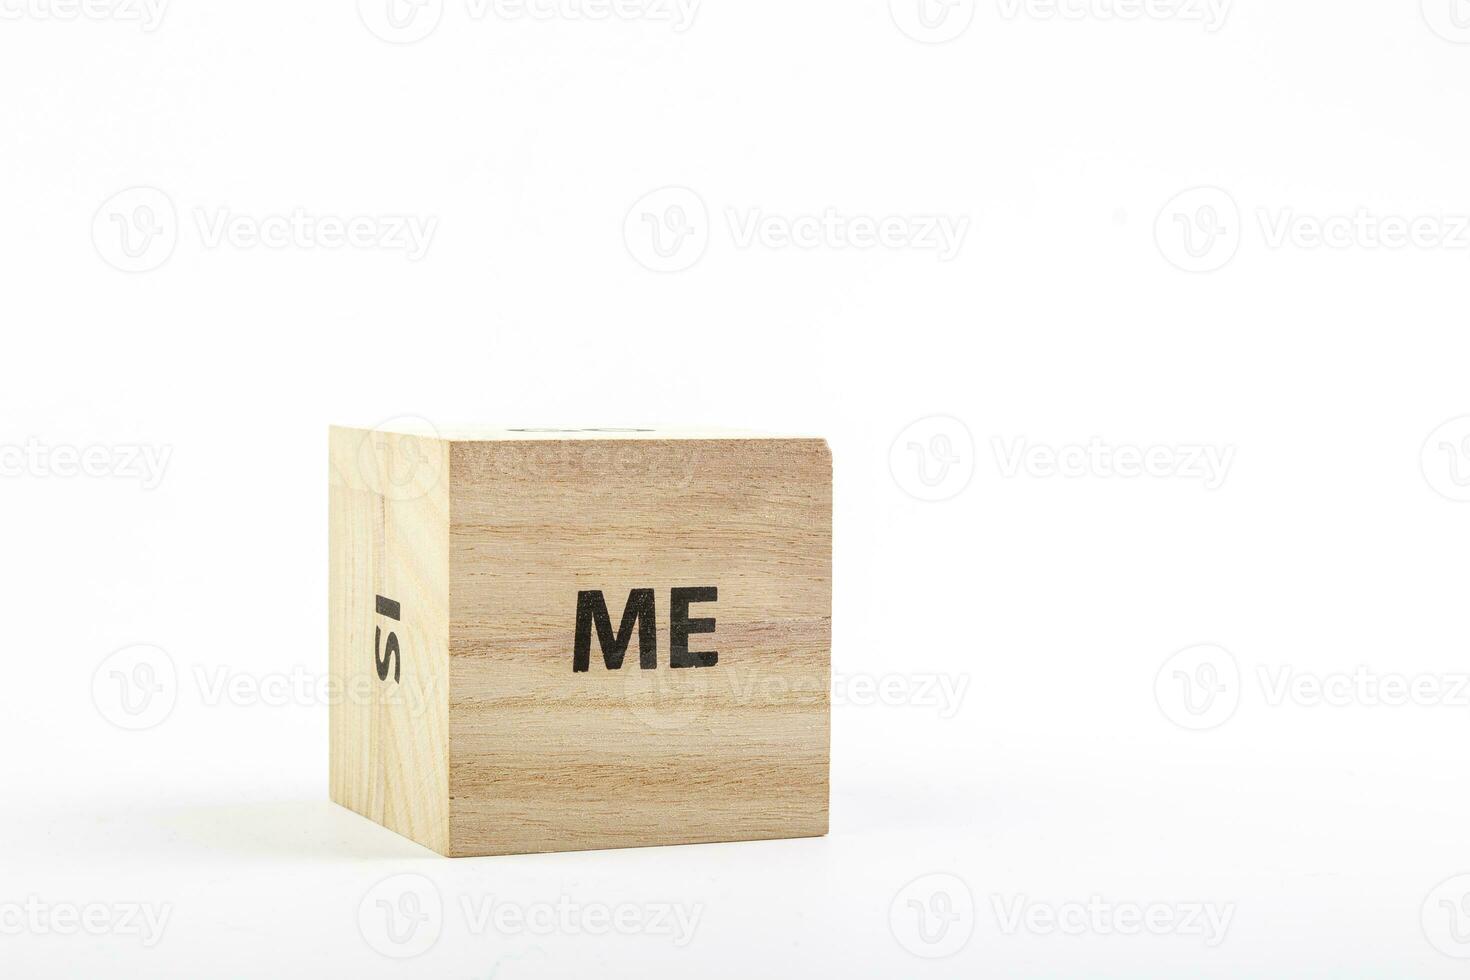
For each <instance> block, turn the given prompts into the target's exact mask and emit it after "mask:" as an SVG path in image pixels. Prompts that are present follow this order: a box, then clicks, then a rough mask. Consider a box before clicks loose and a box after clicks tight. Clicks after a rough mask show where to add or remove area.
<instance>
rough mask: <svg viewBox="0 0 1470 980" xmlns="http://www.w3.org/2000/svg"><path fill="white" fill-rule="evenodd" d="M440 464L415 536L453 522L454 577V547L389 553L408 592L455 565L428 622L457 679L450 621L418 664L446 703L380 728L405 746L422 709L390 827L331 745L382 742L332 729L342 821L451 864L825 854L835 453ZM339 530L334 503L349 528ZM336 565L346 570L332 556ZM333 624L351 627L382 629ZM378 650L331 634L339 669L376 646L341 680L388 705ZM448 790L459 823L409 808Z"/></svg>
mask: <svg viewBox="0 0 1470 980" xmlns="http://www.w3.org/2000/svg"><path fill="white" fill-rule="evenodd" d="M363 435H364V434H363V433H360V432H359V433H355V436H356V437H357V438H361V437H362V436H363ZM440 445H441V446H442V448H443V454H442V457H443V458H442V471H443V472H442V475H443V478H444V482H443V494H442V496H438V495H437V494H438V491H437V488H436V490H435V492H433V493H431V494H429V495H427V497H428V498H429V499H430V500H431V501H432V502H425V503H419V504H418V505H417V510H414V511H413V513H414V514H416V515H417V514H419V513H422V514H430V513H433V512H435V511H436V510H437V509H439V508H440V507H443V508H447V513H445V515H444V520H443V527H444V531H445V535H444V539H443V542H444V544H443V553H442V554H441V553H440V552H439V550H438V548H439V544H438V541H437V540H434V541H429V542H408V541H406V540H404V539H403V537H402V536H399V537H394V535H393V534H392V533H391V532H388V533H386V534H385V535H384V541H385V544H386V546H387V549H388V550H391V549H392V548H393V547H395V546H398V545H405V546H409V547H413V548H415V549H418V550H420V551H421V555H422V557H420V558H416V559H414V560H413V561H408V562H404V563H403V564H405V565H406V566H407V567H409V568H410V569H412V573H411V574H408V573H400V574H399V581H400V582H404V581H407V580H408V579H410V578H414V577H415V576H417V578H419V579H422V580H424V581H429V580H431V579H432V577H433V575H434V574H435V572H434V569H435V568H436V567H439V561H440V559H441V558H442V559H443V566H442V567H443V568H444V578H445V582H446V595H445V602H444V603H443V605H442V607H440V606H436V604H435V603H434V602H433V601H432V598H431V597H429V596H422V595H420V596H416V597H415V601H416V602H420V603H422V607H421V608H422V610H423V611H425V612H427V613H430V614H431V615H432V616H437V615H439V614H440V613H441V612H442V615H443V620H442V626H443V631H442V636H443V639H444V656H443V657H442V658H440V657H439V656H438V653H437V651H436V650H435V644H436V642H437V639H438V635H439V634H438V631H439V629H440V625H439V622H438V621H437V620H436V622H435V623H434V624H433V625H431V626H429V627H428V629H427V631H426V632H424V634H423V635H422V636H420V637H419V638H418V639H417V640H416V642H418V643H420V644H422V645H423V646H424V647H425V653H426V654H427V656H426V658H425V659H427V661H428V662H429V663H430V664H431V665H433V666H431V671H432V670H435V669H439V667H442V669H443V671H444V674H443V678H444V683H443V685H442V691H443V693H444V699H443V702H442V705H441V704H440V703H439V702H438V701H435V700H434V698H433V697H428V698H409V699H406V701H407V702H408V703H400V704H396V705H389V706H386V707H385V706H381V705H374V706H372V708H373V712H374V713H375V717H377V718H378V719H379V724H378V728H379V730H382V731H384V732H386V733H388V735H389V737H388V738H386V740H385V741H384V742H383V744H385V745H388V746H394V745H396V744H397V743H396V742H395V741H394V739H393V738H392V737H391V736H392V735H393V734H394V733H395V732H397V731H398V730H399V729H398V728H397V727H395V723H397V722H399V721H401V720H402V719H401V717H400V716H401V715H402V714H403V712H404V711H413V710H415V703H418V704H419V707H418V710H419V711H420V713H421V714H423V715H425V716H432V717H426V718H425V719H424V721H425V722H426V723H425V724H421V725H419V727H418V729H417V730H416V734H415V739H416V740H413V739H411V741H412V746H413V747H412V749H411V750H409V753H410V754H413V755H414V757H416V758H421V759H423V760H424V761H425V763H426V771H424V772H413V771H410V770H409V769H407V768H406V767H404V766H403V765H401V764H398V763H395V764H391V765H389V764H384V765H380V766H378V767H377V768H376V769H375V770H374V774H375V775H376V776H377V778H378V782H379V784H380V785H379V786H378V788H377V790H376V793H377V796H378V797H381V798H382V799H383V800H384V801H385V802H384V805H383V806H382V807H381V808H380V812H381V814H382V816H379V815H377V814H376V813H375V812H373V811H374V807H373V806H371V805H369V806H362V805H354V804H353V803H352V802H348V801H346V800H342V799H341V797H339V796H338V794H337V787H338V777H337V770H336V766H337V759H338V756H339V753H338V751H337V746H336V740H337V739H338V737H339V736H340V737H342V738H359V737H360V730H362V729H364V728H369V729H370V728H371V726H370V725H367V724H365V723H364V722H362V721H358V722H357V723H356V724H355V726H349V725H342V726H339V725H338V724H337V723H336V719H335V718H334V724H333V738H334V751H333V760H334V775H333V788H334V798H338V799H339V801H342V802H347V805H349V806H352V808H353V809H357V810H358V811H359V812H363V813H366V814H367V815H368V816H371V817H373V818H374V819H378V820H380V822H383V823H385V825H387V826H390V827H392V829H395V830H399V831H400V832H405V833H408V836H412V837H414V838H415V839H416V840H420V841H421V842H423V843H425V844H428V845H429V846H431V847H434V848H435V849H436V850H439V851H440V852H441V853H446V854H451V855H479V854H505V853H524V852H532V851H555V850H576V849H584V848H602V847H632V846H643V845H652V844H678V843H697V842H707V841H726V840H749V839H761V838H778V837H804V836H815V835H820V834H824V833H826V830H827V802H828V759H829V741H830V740H829V697H828V691H829V686H830V645H831V554H832V552H831V531H832V528H831V513H832V511H831V460H830V456H829V454H828V452H827V448H826V445H825V444H824V443H822V442H821V441H819V440H807V439H753V438H752V439H673V438H670V439H661V438H657V437H656V436H655V437H652V438H636V439H576V438H573V439H545V438H541V439H525V440H517V439H486V440H469V441H453V442H445V443H441V444H440ZM334 493H335V491H334ZM393 503H397V502H390V504H389V505H388V506H386V507H385V508H384V510H383V513H384V514H387V515H390V516H391V515H392V514H393V511H394V506H393ZM336 508H337V502H336V497H335V496H334V520H333V526H334V528H336V527H337V524H338V519H337V516H336V513H335V511H336ZM397 509H398V510H403V509H404V508H402V507H401V506H400V507H398V508H397ZM390 524H391V521H390ZM337 537H338V538H341V539H342V540H345V541H349V542H356V541H357V540H358V539H354V538H351V537H350V536H347V537H344V536H343V535H340V534H339V535H337ZM367 537H368V536H366V535H359V538H361V539H365V538H367ZM430 537H433V535H430ZM334 540H336V538H334ZM358 546H360V544H359V545H358ZM333 564H334V568H335V567H336V566H337V565H339V564H343V565H350V564H351V563H350V562H347V561H345V559H340V558H339V556H338V555H337V546H336V545H335V544H334V561H333ZM381 564H382V567H384V568H387V567H391V566H393V565H395V564H398V563H397V562H395V561H393V560H384V561H383V562H382V563H381ZM369 577H370V576H368V575H359V580H360V581H366V579H367V578H369ZM337 582H338V576H336V574H335V573H334V583H333V584H334V590H335V588H336V586H337ZM385 587H386V586H385ZM378 594H381V593H377V592H375V593H374V595H375V596H376V595H378ZM369 598H370V599H371V598H372V597H369ZM394 598H395V599H396V597H394ZM333 605H334V610H336V609H338V607H339V606H340V607H341V610H342V615H343V616H344V617H348V616H358V615H360V614H361V613H363V612H364V611H365V610H366V605H365V603H363V602H355V603H343V602H339V600H338V599H336V598H334V603H333ZM403 616H404V619H402V620H400V621H399V622H406V621H407V619H408V613H407V610H406V609H405V611H404V612H403ZM334 621H335V620H334ZM372 638H373V637H372V635H371V631H370V630H368V629H367V628H366V627H359V628H358V632H357V635H356V636H350V635H349V631H347V630H338V629H336V628H335V627H334V632H333V641H334V648H335V646H336V645H337V643H338V642H339V640H340V641H342V642H349V641H350V642H353V643H357V644H361V643H362V642H363V641H369V646H368V648H367V653H366V655H363V654H361V653H353V654H351V655H350V656H348V655H343V656H341V657H337V656H336V655H335V654H334V674H335V673H336V664H337V662H338V661H339V660H340V661H341V662H342V663H344V664H346V663H347V662H348V661H349V660H352V661H353V662H355V663H357V664H361V665H364V666H365V667H366V668H367V670H368V672H369V674H370V676H371V679H372V680H373V681H374V682H376V683H379V684H383V682H382V681H379V679H378V676H377V674H378V669H379V668H378V660H377V659H376V656H377V655H375V654H374V651H373V649H372V648H371V642H370V641H371V640H372ZM402 658H403V661H404V664H405V665H406V664H407V663H408V661H409V659H410V656H409V651H408V650H407V648H406V647H404V648H403V649H402ZM391 683H392V679H391V677H390V679H389V682H388V684H390V685H391ZM424 683H426V684H427V685H428V687H429V688H430V693H431V694H432V693H433V691H435V690H437V689H438V688H437V685H434V684H432V683H430V682H428V681H427V680H425V681H424ZM425 704H427V705H429V707H427V708H424V707H423V705H425ZM345 707H346V709H347V713H348V714H351V713H352V712H354V711H357V706H355V705H353V704H347V705H345ZM441 707H442V722H443V727H442V732H443V737H442V739H441V736H440V728H439V722H440V721H441V716H440V714H439V712H440V710H441ZM337 710H338V709H337V706H335V705H334V712H335V711H337ZM358 713H361V712H358ZM441 747H442V756H441ZM395 751H396V752H397V756H398V759H399V760H400V762H401V759H402V758H403V756H404V755H405V751H404V750H403V749H402V748H399V749H396V750H395ZM341 754H342V755H343V756H344V758H347V759H351V758H352V757H353V754H352V753H351V752H344V753H341ZM440 757H442V759H443V762H444V767H445V770H444V780H443V782H442V783H441V782H440V780H439V776H438V774H437V773H436V772H434V771H433V766H434V765H435V764H436V762H437V759H438V758H440ZM441 789H442V792H443V794H444V798H443V805H442V808H441V807H438V806H437V805H434V806H423V807H413V806H404V805H403V804H402V803H399V804H398V805H396V806H395V805H393V801H394V800H398V799H399V798H400V797H404V796H414V795H420V794H426V795H434V794H436V793H439V792H440V791H441ZM370 802H371V801H370ZM396 812H407V813H409V814H422V815H423V819H422V820H420V824H421V825H432V827H433V829H432V830H431V832H430V833H429V834H427V835H426V834H424V833H421V832H408V831H405V830H404V829H403V827H404V826H405V824H407V825H409V826H413V821H412V820H407V821H405V820H399V821H398V826H395V825H394V823H393V822H390V820H389V819H386V817H389V816H390V815H391V814H394V813H396ZM441 818H442V835H441V836H437V837H436V836H434V835H435V834H439V833H440V832H439V830H438V827H440V826H441V824H440V823H439V821H440V820H441ZM417 829H418V828H415V830H416V831H417Z"/></svg>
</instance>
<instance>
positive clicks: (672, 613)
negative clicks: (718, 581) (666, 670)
mask: <svg viewBox="0 0 1470 980" xmlns="http://www.w3.org/2000/svg"><path fill="white" fill-rule="evenodd" d="M719 597H720V590H719V589H717V588H715V587H714V586H712V585H706V586H697V587H695V588H687V589H672V590H670V592H669V607H670V608H669V666H670V667H713V666H714V665H715V664H716V663H717V662H718V661H719V659H720V655H719V654H718V653H716V652H715V651H713V650H711V651H709V652H708V653H690V652H689V635H690V634H691V633H713V632H714V631H715V621H714V619H713V617H711V618H708V619H690V618H689V604H690V603H691V602H714V601H716V600H717V599H719Z"/></svg>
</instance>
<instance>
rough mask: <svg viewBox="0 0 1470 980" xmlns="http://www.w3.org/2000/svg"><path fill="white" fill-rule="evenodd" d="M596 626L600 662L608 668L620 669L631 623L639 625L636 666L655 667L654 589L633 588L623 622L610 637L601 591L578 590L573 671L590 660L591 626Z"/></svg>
mask: <svg viewBox="0 0 1470 980" xmlns="http://www.w3.org/2000/svg"><path fill="white" fill-rule="evenodd" d="M594 623H596V625H597V642H598V643H599V644H600V645H601V646H602V662H603V663H604V664H606V665H607V669H608V670H621V669H622V667H623V655H624V654H625V653H627V651H628V644H629V643H630V642H631V641H632V639H633V625H634V623H636V624H637V625H638V666H639V667H640V668H642V669H643V670H653V669H654V668H655V667H657V666H658V633H657V629H656V624H655V622H654V609H653V590H652V589H633V590H632V591H631V592H629V593H628V604H627V605H626V606H625V607H624V608H623V622H622V624H621V625H620V626H619V627H618V635H617V636H616V637H614V636H613V631H612V619H611V617H609V616H608V613H607V600H605V599H604V598H603V597H602V592H601V591H591V592H578V593H577V636H576V640H575V642H574V645H573V648H572V670H573V671H574V672H577V673H582V672H584V671H586V670H587V669H588V667H589V665H590V664H591V660H592V626H593V624H594Z"/></svg>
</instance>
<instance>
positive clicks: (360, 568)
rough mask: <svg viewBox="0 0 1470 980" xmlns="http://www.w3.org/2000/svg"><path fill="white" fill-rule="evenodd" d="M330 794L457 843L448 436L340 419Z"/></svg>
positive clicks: (333, 446) (394, 823) (333, 497)
mask: <svg viewBox="0 0 1470 980" xmlns="http://www.w3.org/2000/svg"><path fill="white" fill-rule="evenodd" d="M329 510H330V518H329V532H328V542H329V543H328V551H329V555H330V558H329V562H330V571H329V579H330V583H329V592H330V600H329V601H330V611H329V615H328V622H329V626H328V630H329V637H330V654H329V675H330V681H331V707H330V713H331V719H330V732H331V752H330V756H331V763H330V768H331V777H330V781H331V796H332V799H333V800H334V801H336V802H337V803H340V804H341V805H342V806H345V807H347V808H348V809H351V810H354V811H356V812H358V813H360V814H362V815H363V816H365V817H368V818H369V819H371V820H373V821H376V822H377V823H380V824H382V825H383V826H384V827H387V828H388V829H389V830H392V831H395V832H397V833H399V834H402V835H403V836H405V837H408V838H411V839H412V840H415V841H417V842H418V843H420V844H423V845H425V846H426V847H430V848H432V849H434V850H436V851H438V852H439V853H441V854H444V853H447V852H448V849H449V833H448V828H449V818H448V800H449V787H448V692H449V688H448V662H449V646H448V637H449V576H448V568H449V554H448V543H449V482H448V444H447V443H444V442H441V441H439V440H436V439H429V438H425V437H419V436H411V435H399V434H393V433H385V432H376V431H367V430H360V429H341V428H335V427H334V428H333V429H332V430H331V435H330V504H329Z"/></svg>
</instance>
